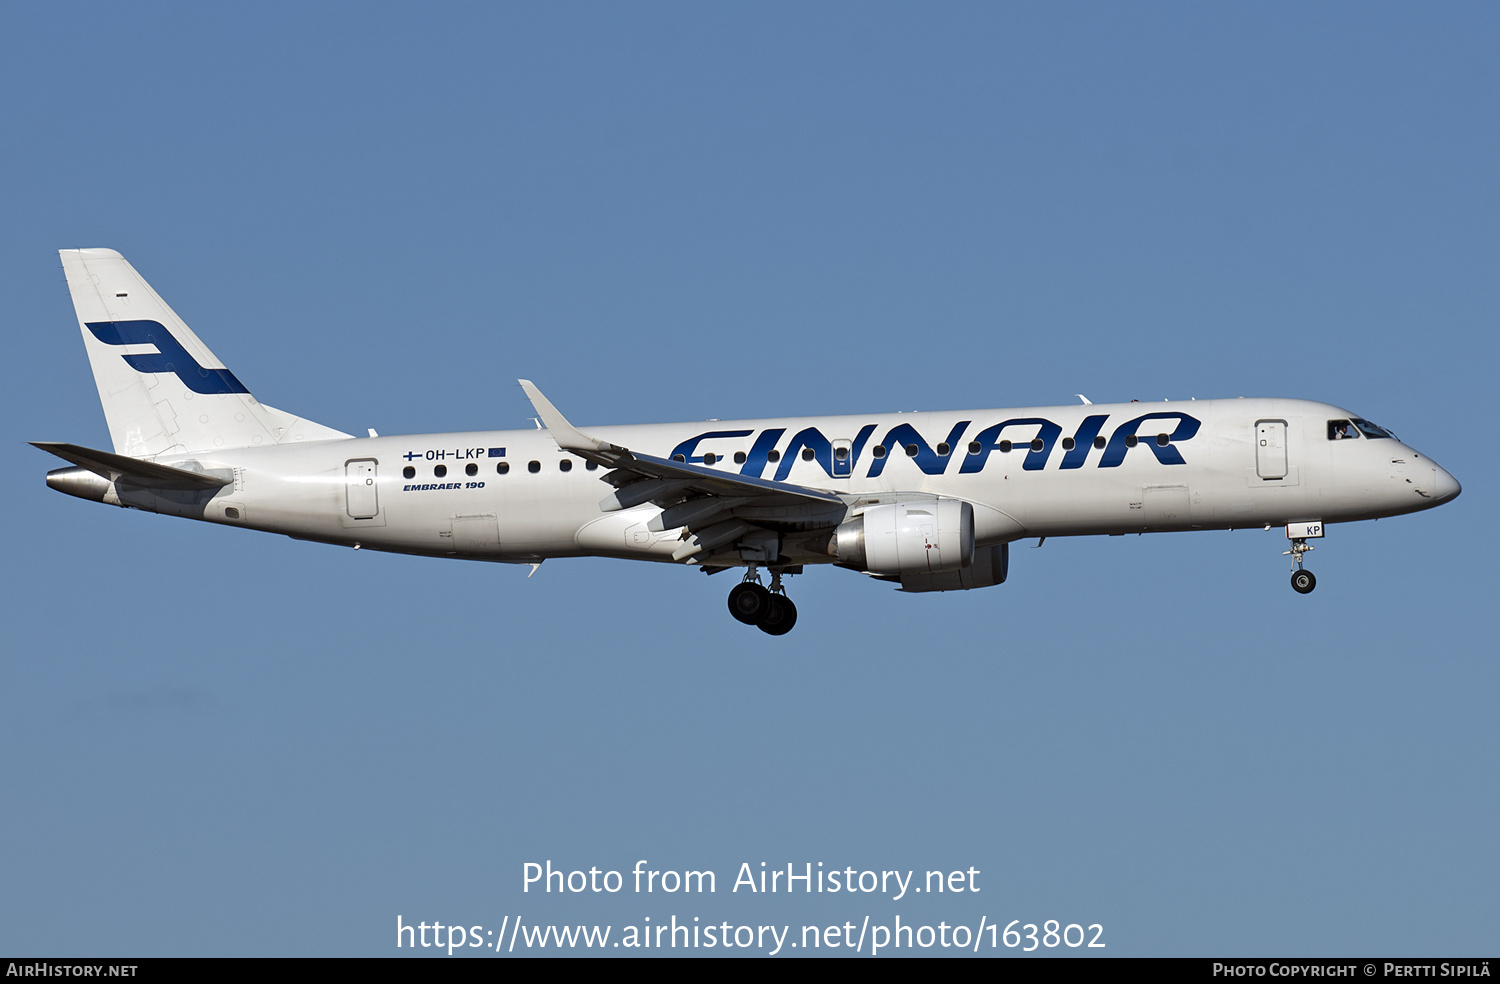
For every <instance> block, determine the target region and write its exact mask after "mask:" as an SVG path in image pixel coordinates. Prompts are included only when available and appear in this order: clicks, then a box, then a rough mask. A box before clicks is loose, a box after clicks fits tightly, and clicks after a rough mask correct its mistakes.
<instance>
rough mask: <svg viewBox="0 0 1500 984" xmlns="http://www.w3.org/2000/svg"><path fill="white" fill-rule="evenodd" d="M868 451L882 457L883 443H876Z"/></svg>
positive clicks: (883, 452) (883, 453)
mask: <svg viewBox="0 0 1500 984" xmlns="http://www.w3.org/2000/svg"><path fill="white" fill-rule="evenodd" d="M870 453H871V454H873V455H874V456H875V457H877V458H884V457H885V445H884V444H877V445H875V446H874V447H873V448H871V449H870Z"/></svg>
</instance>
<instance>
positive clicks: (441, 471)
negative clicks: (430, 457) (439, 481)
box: [432, 465, 448, 478]
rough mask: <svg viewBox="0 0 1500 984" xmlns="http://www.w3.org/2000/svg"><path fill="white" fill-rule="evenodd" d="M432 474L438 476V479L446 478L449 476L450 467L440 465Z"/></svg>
mask: <svg viewBox="0 0 1500 984" xmlns="http://www.w3.org/2000/svg"><path fill="white" fill-rule="evenodd" d="M432 473H433V474H434V475H436V476H437V477H438V478H446V477H447V476H448V466H447V465H438V466H437V467H436V468H434V469H433V470H432Z"/></svg>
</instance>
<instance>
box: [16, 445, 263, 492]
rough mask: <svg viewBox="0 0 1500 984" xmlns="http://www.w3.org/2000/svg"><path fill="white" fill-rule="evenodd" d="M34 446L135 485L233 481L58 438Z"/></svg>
mask: <svg viewBox="0 0 1500 984" xmlns="http://www.w3.org/2000/svg"><path fill="white" fill-rule="evenodd" d="M31 446H32V447H34V448H41V449H42V450H43V451H46V452H47V453H48V454H55V455H57V456H58V457H59V458H61V459H62V460H64V461H71V462H72V463H73V464H75V465H79V466H81V467H83V468H87V469H88V470H89V471H91V472H93V473H94V474H95V475H98V476H100V477H101V478H105V479H108V480H109V481H111V482H118V481H119V480H120V479H121V478H127V479H129V480H130V481H131V482H133V483H134V484H136V485H140V486H144V487H146V488H154V489H182V490H184V491H193V490H197V489H217V488H222V487H223V486H225V485H228V484H229V483H230V482H231V481H233V480H232V479H228V478H220V477H218V476H217V475H206V474H204V473H203V472H195V471H188V470H187V469H186V468H173V467H172V466H170V465H158V464H156V463H155V462H154V461H142V460H141V459H139V458H130V457H127V456H125V455H123V454H111V453H110V452H108V451H96V450H94V449H93V448H85V447H81V446H79V445H77V444H63V443H61V442H58V441H32V442H31Z"/></svg>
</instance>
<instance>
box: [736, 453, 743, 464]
mask: <svg viewBox="0 0 1500 984" xmlns="http://www.w3.org/2000/svg"><path fill="white" fill-rule="evenodd" d="M734 463H735V464H737V465H743V464H744V463H745V452H743V451H736V452H735V453H734Z"/></svg>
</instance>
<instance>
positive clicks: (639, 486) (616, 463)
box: [517, 379, 850, 563]
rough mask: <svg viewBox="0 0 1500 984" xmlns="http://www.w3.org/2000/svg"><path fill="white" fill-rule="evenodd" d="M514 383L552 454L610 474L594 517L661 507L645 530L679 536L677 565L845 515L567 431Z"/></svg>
mask: <svg viewBox="0 0 1500 984" xmlns="http://www.w3.org/2000/svg"><path fill="white" fill-rule="evenodd" d="M517 381H518V382H519V383H520V384H521V389H523V390H525V392H526V396H527V398H528V399H530V400H531V405H532V406H533V407H535V408H536V412H537V416H538V417H540V418H541V421H542V423H543V424H545V425H546V426H547V430H548V432H550V433H551V434H552V438H553V440H555V441H556V442H557V446H558V447H559V448H561V449H562V450H564V451H568V452H571V453H572V454H576V455H578V456H579V457H580V458H586V459H587V460H589V461H593V462H596V463H597V464H600V465H603V466H605V467H607V468H609V469H610V471H609V472H607V473H606V474H605V475H603V476H602V477H603V479H604V481H606V482H608V483H610V484H611V485H613V486H615V489H616V491H615V492H614V493H613V494H611V495H608V496H606V497H605V498H604V499H603V500H602V501H601V502H600V503H599V508H600V509H601V510H603V511H605V512H611V511H614V510H616V509H629V508H631V507H632V506H638V505H641V504H642V503H646V502H649V503H652V504H653V505H656V506H660V507H661V508H662V513H661V515H660V516H657V517H656V518H654V519H653V520H651V522H650V523H649V524H648V525H649V526H650V528H651V529H653V530H657V531H661V530H671V529H677V528H678V527H684V528H685V529H686V534H685V535H684V539H683V544H682V546H680V547H678V548H677V550H676V551H674V552H673V555H672V556H673V558H674V559H676V560H681V561H688V562H693V563H697V562H701V558H702V557H704V556H706V555H708V554H710V553H712V552H713V551H714V550H715V549H717V548H719V547H723V546H726V545H729V544H732V543H734V542H735V541H736V540H739V539H741V538H743V537H745V536H746V535H748V534H750V533H753V532H755V531H756V530H784V529H786V528H788V527H790V528H794V529H797V530H799V531H808V530H818V529H824V528H832V527H834V526H837V525H838V524H839V523H840V522H841V521H842V520H843V517H844V514H845V512H846V511H847V508H848V504H849V501H850V500H848V499H846V498H845V497H844V496H841V495H839V494H838V493H835V492H829V491H826V490H824V489H814V488H808V487H807V486H805V485H793V484H791V483H789V482H773V481H770V480H768V479H764V478H751V477H750V476H748V475H735V474H732V473H727V472H722V471H719V470H718V469H715V468H710V467H708V466H706V465H694V464H689V463H687V462H683V461H672V460H670V459H667V458H658V457H655V456H654V455H649V454H640V453H638V452H635V451H631V450H630V449H629V448H623V447H621V446H619V445H618V444H611V443H610V442H608V441H604V440H600V439H599V438H597V437H593V436H591V435H588V434H585V433H583V432H582V431H580V430H579V429H578V428H576V427H574V426H573V425H572V424H570V423H569V422H568V420H567V418H566V417H564V416H563V415H562V414H561V413H559V412H558V410H557V407H555V406H553V405H552V401H551V400H548V399H547V398H546V397H545V396H543V395H542V391H541V390H539V389H537V388H536V384H535V383H533V382H532V381H531V380H529V379H521V380H517Z"/></svg>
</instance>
